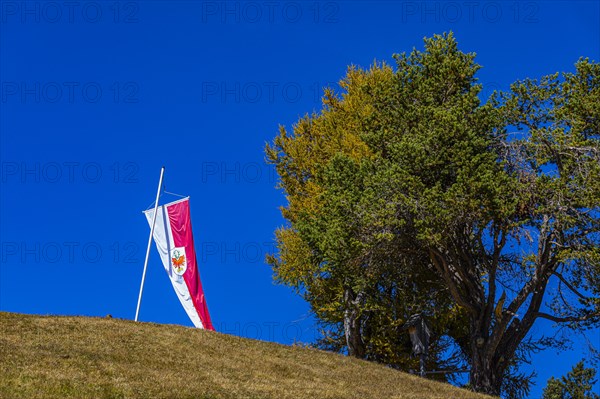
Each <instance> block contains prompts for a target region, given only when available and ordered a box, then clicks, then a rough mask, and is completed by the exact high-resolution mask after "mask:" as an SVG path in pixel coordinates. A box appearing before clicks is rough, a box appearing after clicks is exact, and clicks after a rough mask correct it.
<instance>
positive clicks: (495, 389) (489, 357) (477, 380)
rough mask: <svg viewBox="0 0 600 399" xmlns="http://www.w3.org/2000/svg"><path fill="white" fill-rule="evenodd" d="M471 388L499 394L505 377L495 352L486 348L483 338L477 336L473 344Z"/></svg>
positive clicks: (489, 393) (490, 393) (494, 394)
mask: <svg viewBox="0 0 600 399" xmlns="http://www.w3.org/2000/svg"><path fill="white" fill-rule="evenodd" d="M471 347H472V355H471V372H470V375H469V381H470V385H471V389H473V390H474V391H476V392H480V393H485V394H488V395H493V396H499V395H500V389H501V388H502V381H503V377H504V370H503V366H501V365H500V364H498V362H497V361H496V360H495V359H494V354H493V353H492V354H490V353H489V352H488V351H486V350H485V346H484V343H483V338H476V339H475V340H474V342H473V344H472V345H471Z"/></svg>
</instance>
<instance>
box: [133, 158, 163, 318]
mask: <svg viewBox="0 0 600 399" xmlns="http://www.w3.org/2000/svg"><path fill="white" fill-rule="evenodd" d="M164 173H165V167H164V166H163V167H162V168H161V169H160V179H159V180H158V190H156V203H155V204H154V215H153V216H152V226H151V227H150V237H148V247H147V248H146V260H145V261H144V273H143V274H142V284H141V285H140V295H139V296H138V303H137V309H136V310H135V321H138V315H139V314H140V304H141V303H142V292H143V291H144V280H146V269H147V268H148V257H149V256H150V247H151V245H152V235H153V234H154V224H155V223H156V213H157V210H158V199H159V198H160V188H161V187H162V181H163V175H164Z"/></svg>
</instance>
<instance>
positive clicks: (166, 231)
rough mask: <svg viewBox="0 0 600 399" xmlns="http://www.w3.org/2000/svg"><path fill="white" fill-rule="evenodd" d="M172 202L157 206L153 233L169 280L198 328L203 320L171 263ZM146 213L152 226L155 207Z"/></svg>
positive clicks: (172, 247)
mask: <svg viewBox="0 0 600 399" xmlns="http://www.w3.org/2000/svg"><path fill="white" fill-rule="evenodd" d="M176 202H177V201H176ZM171 204H172V203H171ZM171 204H165V205H162V206H159V207H158V208H157V213H156V225H155V226H154V234H153V237H154V242H155V243H156V248H157V249H158V253H159V254H160V259H161V261H162V263H163V266H164V268H165V270H166V272H167V275H168V276H169V280H171V284H172V285H173V288H174V289H175V292H176V293H177V298H179V301H180V302H181V305H182V306H183V308H184V309H185V312H186V313H187V315H188V316H189V317H190V319H191V320H192V323H194V326H196V327H198V328H204V327H203V325H202V321H201V320H200V317H199V316H198V312H197V311H196V308H195V307H194V304H193V302H192V298H191V295H190V292H189V290H188V287H187V285H186V283H185V281H184V279H183V277H182V276H179V275H177V274H176V273H175V271H174V270H173V267H172V265H171V255H170V254H171V250H172V249H174V248H175V243H174V241H173V235H172V233H171V222H170V220H169V216H168V214H167V206H169V205H171ZM144 214H145V215H146V220H148V224H149V225H150V226H151V227H152V217H153V216H154V209H149V210H147V211H145V212H144Z"/></svg>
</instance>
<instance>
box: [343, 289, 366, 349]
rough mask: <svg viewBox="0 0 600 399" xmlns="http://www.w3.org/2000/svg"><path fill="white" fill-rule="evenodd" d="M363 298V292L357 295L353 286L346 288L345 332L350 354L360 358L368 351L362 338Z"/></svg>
mask: <svg viewBox="0 0 600 399" xmlns="http://www.w3.org/2000/svg"><path fill="white" fill-rule="evenodd" d="M362 298H363V295H362V293H359V294H358V295H355V294H354V291H353V290H352V289H351V288H346V289H345V290H344V307H345V309H344V334H345V335H346V345H347V346H348V355H350V356H354V357H357V358H360V359H364V357H365V352H366V351H365V344H364V342H363V339H362V331H361V324H362V323H361V317H360V309H359V306H360V303H361V302H362Z"/></svg>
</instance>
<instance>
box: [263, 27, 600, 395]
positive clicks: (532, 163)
mask: <svg viewBox="0 0 600 399" xmlns="http://www.w3.org/2000/svg"><path fill="white" fill-rule="evenodd" d="M394 58H395V61H396V65H395V66H394V67H392V66H390V65H387V64H385V63H381V64H378V63H375V64H373V65H372V66H371V68H370V69H368V70H363V69H360V68H356V67H351V68H350V69H349V70H348V73H347V75H346V77H345V78H344V79H343V80H342V81H341V82H340V86H341V88H342V93H335V92H333V91H332V90H330V89H329V90H327V91H326V92H325V96H324V98H323V109H322V110H321V112H320V113H315V114H313V115H310V116H309V115H306V116H305V117H304V118H302V119H300V120H299V121H298V123H297V124H296V125H294V127H293V132H292V133H291V134H290V133H288V132H287V131H286V129H285V128H283V127H282V128H280V134H279V135H278V136H277V137H276V138H275V140H274V142H273V143H272V144H270V145H267V148H266V153H267V159H268V161H269V162H271V163H273V164H274V165H275V167H276V170H277V172H278V174H279V176H280V187H281V188H282V189H283V190H284V191H285V192H286V194H287V200H288V204H287V206H286V207H285V208H283V209H282V212H283V215H284V217H285V218H286V219H287V220H288V222H289V223H288V225H287V226H285V227H283V228H281V229H279V230H278V231H277V232H276V238H277V242H278V254H277V255H270V256H269V257H268V261H269V263H270V264H271V265H272V267H273V270H274V274H275V279H276V280H277V281H278V282H280V283H283V284H287V285H289V286H291V287H293V288H294V289H296V290H297V291H298V292H299V293H300V294H302V295H303V296H304V297H305V298H306V300H307V301H308V302H309V303H310V305H311V309H312V311H313V312H314V314H315V315H316V316H317V318H318V319H319V321H320V322H321V323H322V325H323V331H324V338H323V340H322V341H321V342H320V344H321V345H322V346H323V347H327V348H330V349H334V350H340V351H344V350H347V351H348V353H350V354H352V355H355V356H359V357H364V358H367V359H371V360H376V361H379V362H383V363H386V364H389V365H392V366H394V367H400V368H409V367H412V368H414V367H415V365H416V360H415V359H411V358H410V357H409V356H408V355H409V342H408V336H407V334H406V332H403V331H401V329H400V327H401V326H402V325H403V324H404V322H405V321H406V319H407V318H408V317H409V316H410V315H412V314H414V313H420V312H423V313H425V314H426V315H427V316H428V318H429V321H430V323H431V325H432V328H433V330H434V332H435V336H434V340H433V343H432V348H431V352H432V356H431V359H430V363H431V364H429V365H428V368H439V367H442V368H443V367H453V366H456V365H457V364H461V362H462V361H466V362H467V363H468V364H469V366H470V367H471V386H472V387H473V389H476V390H479V391H483V392H486V393H492V394H498V393H500V391H501V390H504V392H505V393H506V394H507V395H509V396H510V397H519V396H523V395H524V394H526V393H527V391H528V389H529V384H528V382H529V379H530V377H529V376H526V375H521V374H519V373H518V366H519V364H520V362H522V361H526V359H527V356H526V353H527V352H530V351H532V350H537V348H539V347H545V346H549V345H550V346H551V345H558V342H557V341H553V340H552V339H543V340H538V341H535V340H531V339H530V338H527V337H528V332H529V331H530V330H531V327H532V325H533V323H534V322H535V320H536V319H538V318H546V319H550V320H553V321H555V322H557V323H565V324H566V325H568V326H569V327H572V328H574V329H582V328H585V327H590V326H594V325H597V323H598V322H599V321H600V299H599V298H600V252H599V251H600V250H599V248H600V222H599V215H600V145H599V139H600V137H599V135H598V132H599V131H600V129H599V127H600V106H599V104H600V66H599V65H598V64H595V63H593V62H590V61H588V60H585V59H582V60H580V61H579V62H578V63H577V64H576V71H575V73H566V74H563V75H562V76H561V75H559V74H555V75H551V76H546V77H543V78H541V79H540V80H539V81H538V80H531V79H527V80H524V81H521V82H516V83H515V84H513V85H512V86H511V90H510V91H509V92H508V93H496V94H495V95H494V96H492V98H491V99H490V100H489V101H488V102H487V103H485V104H481V102H480V100H479V97H478V96H479V94H480V91H481V85H479V84H478V83H477V79H476V78H475V75H476V72H477V71H478V69H479V68H480V67H479V65H477V64H476V63H475V61H474V59H475V55H474V54H465V53H463V52H461V51H460V50H459V49H458V46H457V43H456V40H455V39H454V36H453V35H452V34H445V35H436V36H434V37H433V38H428V39H425V49H424V51H419V50H416V49H415V50H413V51H412V52H411V53H410V54H401V55H396V56H395V57H394ZM551 279H554V280H556V281H557V285H558V290H556V292H555V294H556V295H555V296H554V298H552V301H551V303H550V306H549V307H548V310H550V312H545V311H542V310H545V309H544V308H543V307H542V304H543V303H544V300H545V297H546V296H547V295H546V288H547V286H548V283H549V281H550V280H551ZM448 337H450V338H451V339H448ZM448 345H450V347H451V348H453V349H455V350H456V351H455V353H454V355H453V356H452V357H450V358H443V357H442V353H444V352H446V351H447V350H448V348H449V346H448ZM534 348H536V349H534Z"/></svg>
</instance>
